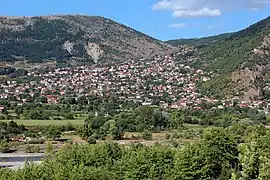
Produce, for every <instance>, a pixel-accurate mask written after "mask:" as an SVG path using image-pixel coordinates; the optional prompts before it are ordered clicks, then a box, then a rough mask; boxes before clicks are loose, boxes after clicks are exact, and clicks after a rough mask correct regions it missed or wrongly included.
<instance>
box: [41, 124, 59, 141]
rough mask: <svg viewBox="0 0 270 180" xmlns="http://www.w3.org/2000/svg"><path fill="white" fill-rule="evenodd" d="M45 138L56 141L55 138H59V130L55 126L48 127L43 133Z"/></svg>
mask: <svg viewBox="0 0 270 180" xmlns="http://www.w3.org/2000/svg"><path fill="white" fill-rule="evenodd" d="M44 133H45V136H46V137H47V138H49V139H53V140H54V139H56V138H60V136H61V132H60V130H59V128H58V127H57V126H52V125H50V126H48V127H47V128H46V129H45V131H44Z"/></svg>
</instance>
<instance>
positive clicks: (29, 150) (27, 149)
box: [24, 144, 40, 153]
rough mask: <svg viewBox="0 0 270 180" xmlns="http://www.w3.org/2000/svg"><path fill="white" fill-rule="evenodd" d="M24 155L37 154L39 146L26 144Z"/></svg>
mask: <svg viewBox="0 0 270 180" xmlns="http://www.w3.org/2000/svg"><path fill="white" fill-rule="evenodd" d="M24 151H25V153H39V152H40V146H39V145H30V144H27V145H25V147H24Z"/></svg>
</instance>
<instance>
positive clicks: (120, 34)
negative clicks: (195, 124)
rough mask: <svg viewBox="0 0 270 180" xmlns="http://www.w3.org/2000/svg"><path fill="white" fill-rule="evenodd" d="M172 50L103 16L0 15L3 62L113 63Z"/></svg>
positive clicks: (1, 57) (0, 52) (0, 56)
mask: <svg viewBox="0 0 270 180" xmlns="http://www.w3.org/2000/svg"><path fill="white" fill-rule="evenodd" d="M171 49H172V47H170V46H168V45H166V44H165V43H163V42H161V41H158V40H156V39H154V38H151V37H149V36H147V35H145V34H142V33H140V32H138V31H136V30H134V29H131V28H129V27H126V26H124V25H122V24H119V23H116V22H114V21H112V20H109V19H106V18H102V17H95V16H80V15H63V16H44V17H0V61H17V60H29V61H31V62H33V61H34V62H42V61H44V60H57V61H61V60H70V59H73V60H76V61H85V62H95V63H98V62H113V61H119V60H125V59H131V58H141V57H148V56H151V55H152V54H159V53H164V52H167V50H171Z"/></svg>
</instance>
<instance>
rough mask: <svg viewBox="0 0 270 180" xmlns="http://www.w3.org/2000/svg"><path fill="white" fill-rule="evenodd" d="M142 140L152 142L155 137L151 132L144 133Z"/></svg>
mask: <svg viewBox="0 0 270 180" xmlns="http://www.w3.org/2000/svg"><path fill="white" fill-rule="evenodd" d="M142 138H143V139H145V140H147V141H150V140H152V138H153V135H152V133H151V132H150V131H144V132H143V133H142Z"/></svg>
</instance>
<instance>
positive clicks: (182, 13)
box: [173, 8, 221, 17]
mask: <svg viewBox="0 0 270 180" xmlns="http://www.w3.org/2000/svg"><path fill="white" fill-rule="evenodd" d="M220 14H221V12H220V10H219V9H213V10H211V9H208V8H203V9H200V10H197V11H192V10H175V11H173V16H174V17H207V16H219V15H220Z"/></svg>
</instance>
